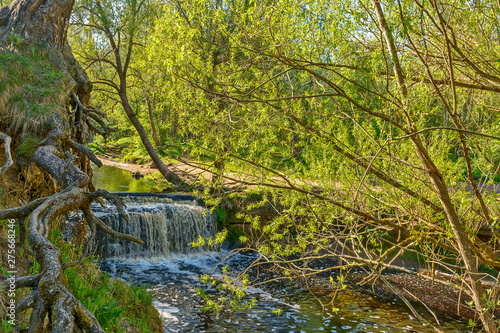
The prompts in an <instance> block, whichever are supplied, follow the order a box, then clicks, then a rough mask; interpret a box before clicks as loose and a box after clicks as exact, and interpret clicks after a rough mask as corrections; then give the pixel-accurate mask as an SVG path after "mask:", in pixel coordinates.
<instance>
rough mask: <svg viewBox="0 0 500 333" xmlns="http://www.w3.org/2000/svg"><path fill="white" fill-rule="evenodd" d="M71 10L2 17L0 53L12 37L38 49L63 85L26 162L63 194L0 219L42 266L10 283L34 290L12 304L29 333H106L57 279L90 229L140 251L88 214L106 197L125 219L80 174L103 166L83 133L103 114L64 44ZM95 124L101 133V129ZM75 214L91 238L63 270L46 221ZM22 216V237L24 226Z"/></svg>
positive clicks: (38, 5)
mask: <svg viewBox="0 0 500 333" xmlns="http://www.w3.org/2000/svg"><path fill="white" fill-rule="evenodd" d="M73 4H74V0H17V1H15V2H13V3H12V4H10V5H9V6H5V7H3V8H1V9H0V46H1V44H3V43H4V41H5V40H6V39H7V37H8V36H11V33H12V32H13V33H14V34H17V35H18V36H20V37H22V38H24V39H25V40H26V41H27V42H28V43H36V44H44V45H45V47H46V48H47V50H48V53H49V59H50V61H51V62H52V64H53V65H54V66H56V67H57V68H60V69H61V70H62V72H63V74H64V76H65V80H64V81H63V82H65V84H66V87H65V89H64V92H65V93H66V100H65V101H64V102H61V105H59V106H58V107H57V108H54V110H53V111H52V113H51V118H50V122H49V126H50V132H49V133H48V134H47V133H46V132H45V135H46V136H45V139H44V140H43V141H42V142H40V143H39V144H38V146H37V147H36V150H35V151H34V153H33V155H32V157H31V159H30V161H29V162H35V163H36V164H37V166H38V167H39V168H40V169H41V170H43V172H45V173H46V174H48V175H50V176H51V177H52V178H53V179H55V180H56V181H57V183H58V184H59V185H60V188H61V189H62V191H59V192H57V193H54V194H52V195H50V196H46V197H43V198H38V199H35V200H32V201H31V202H29V203H28V204H26V205H24V206H21V207H17V208H11V209H6V210H3V211H0V220H3V219H7V218H17V219H18V221H19V228H20V233H19V234H20V239H19V244H24V242H25V239H24V237H26V236H27V238H28V242H29V246H30V247H31V251H32V252H33V253H34V254H35V257H36V260H37V262H38V263H39V264H40V272H41V273H39V274H37V275H35V276H24V277H23V276H17V277H16V281H17V283H16V288H23V287H30V288H33V289H32V290H33V291H32V293H31V294H29V295H28V296H26V297H24V298H23V299H21V300H19V301H18V302H17V303H16V313H17V314H18V315H19V313H21V312H22V311H26V310H28V309H33V312H32V314H31V318H30V323H29V327H28V332H41V331H42V330H48V331H51V332H61V333H67V332H73V331H74V330H76V331H80V330H85V331H86V332H104V331H103V329H102V328H101V326H100V324H99V322H98V321H97V320H96V318H95V317H94V316H93V315H92V314H91V313H90V312H89V311H88V310H87V309H85V307H84V306H83V305H82V304H81V303H80V302H79V301H78V300H77V299H76V298H75V297H74V296H73V295H72V294H71V293H70V292H69V291H68V289H67V288H66V287H65V285H64V283H63V280H64V274H63V272H64V270H65V269H66V268H68V267H71V266H74V265H76V264H78V263H79V262H81V260H82V259H83V257H84V256H85V255H86V254H87V252H88V248H89V245H90V243H91V241H92V239H93V237H94V234H95V227H96V225H97V226H99V227H101V229H102V230H103V231H104V232H108V233H111V234H113V235H114V236H116V237H119V238H123V239H128V240H132V241H135V242H138V243H142V241H141V240H140V239H135V238H133V237H131V236H128V235H123V234H119V233H116V232H114V231H113V230H109V228H106V226H105V225H104V224H103V223H102V221H100V220H99V219H98V218H97V217H95V216H94V215H93V214H92V212H91V211H90V204H91V203H92V201H94V200H96V199H97V198H99V197H104V198H106V199H108V200H112V201H113V202H114V203H115V204H116V205H117V206H118V207H119V209H120V211H121V213H122V215H123V216H124V217H126V215H125V213H124V211H123V207H122V205H121V204H120V202H119V201H118V199H116V198H113V197H112V196H111V195H110V194H109V193H107V192H105V191H100V190H98V191H93V186H92V185H91V181H90V177H89V176H88V174H87V173H86V172H83V171H82V170H81V168H83V170H85V171H87V170H88V169H89V168H88V163H89V159H90V160H91V161H93V162H94V163H96V164H97V165H98V166H100V165H101V163H100V162H99V160H98V159H97V158H96V157H95V156H94V154H93V153H92V152H91V151H90V150H89V149H88V148H86V147H85V146H84V145H83V144H85V143H86V141H87V140H88V138H89V137H90V136H89V133H88V132H89V128H91V127H93V125H91V121H90V119H93V120H94V121H98V120H99V117H101V116H102V113H101V112H100V111H99V110H96V109H95V108H93V107H92V105H91V104H90V91H91V89H92V85H91V83H90V81H89V79H88V77H87V75H86V74H85V72H84V70H83V69H82V68H81V67H80V65H79V64H78V62H77V61H76V60H75V58H74V57H73V55H72V53H71V49H70V48H69V46H68V45H67V42H66V32H67V29H68V24H69V18H70V14H71V11H72V8H73ZM1 111H2V110H0V112H1ZM96 119H97V120H96ZM8 122H9V120H7V121H5V120H4V119H3V118H1V117H0V130H1V131H5V132H7V131H8V130H10V131H11V132H12V133H7V134H9V135H7V134H4V133H2V132H0V139H2V140H3V141H4V143H5V151H6V153H5V157H6V158H5V159H4V160H6V161H7V162H6V163H5V164H4V166H3V167H0V177H5V174H6V173H5V170H7V169H9V168H11V166H12V165H13V163H12V162H13V159H12V158H11V155H10V150H11V148H14V149H15V147H10V136H14V137H18V135H19V133H15V132H13V130H12V129H9V128H10V127H11V126H10V124H9V123H8ZM98 122H99V123H100V124H101V125H102V126H103V129H102V131H103V132H104V133H106V131H107V129H106V127H105V126H104V123H103V122H102V121H98ZM38 134H40V133H38ZM74 154H77V155H78V156H75V155H74ZM12 155H14V154H12ZM0 157H1V156H0ZM75 210H80V211H81V212H82V213H83V214H84V216H85V217H86V221H87V224H88V226H89V230H90V235H88V238H87V239H86V243H85V250H84V255H83V256H82V258H80V259H79V261H77V262H66V263H63V260H62V258H61V252H60V251H59V249H58V248H57V247H56V246H55V245H54V244H52V243H51V242H50V241H49V240H48V234H49V228H50V227H51V225H52V224H53V223H51V222H52V221H54V220H56V219H58V218H59V217H60V216H61V215H63V214H65V213H67V212H70V211H75ZM28 216H29V218H28V224H27V227H28V229H27V232H26V230H25V229H24V223H23V222H24V219H25V218H27V217H28ZM6 278H7V277H6V276H3V277H0V280H4V281H3V282H1V283H0V288H3V290H5V288H6V285H7V282H6ZM47 317H48V319H49V320H48V323H49V324H48V326H47V327H45V326H46V320H45V319H46V318H47Z"/></svg>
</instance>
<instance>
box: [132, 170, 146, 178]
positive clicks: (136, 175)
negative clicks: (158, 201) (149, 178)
mask: <svg viewBox="0 0 500 333" xmlns="http://www.w3.org/2000/svg"><path fill="white" fill-rule="evenodd" d="M132 177H133V178H143V177H144V175H143V174H142V173H141V172H140V171H132Z"/></svg>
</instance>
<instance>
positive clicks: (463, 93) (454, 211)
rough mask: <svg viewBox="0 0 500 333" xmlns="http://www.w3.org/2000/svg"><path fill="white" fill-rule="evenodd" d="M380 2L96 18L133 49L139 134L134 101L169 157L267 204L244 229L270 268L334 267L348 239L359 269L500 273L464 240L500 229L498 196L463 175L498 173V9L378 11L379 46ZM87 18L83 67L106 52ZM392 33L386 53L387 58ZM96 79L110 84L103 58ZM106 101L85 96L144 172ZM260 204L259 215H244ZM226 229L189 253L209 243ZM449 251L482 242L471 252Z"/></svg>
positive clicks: (159, 10) (495, 176)
mask: <svg viewBox="0 0 500 333" xmlns="http://www.w3.org/2000/svg"><path fill="white" fill-rule="evenodd" d="M374 3H378V2H372V3H370V2H359V1H343V2H336V3H332V2H331V1H326V0H312V1H306V2H304V1H297V0H285V1H279V2H275V1H270V2H269V1H267V2H266V1H264V2H259V3H257V2H248V1H243V0H241V1H239V0H238V1H232V2H225V3H221V2H219V1H212V0H201V1H194V2H177V3H165V4H162V6H161V7H160V6H159V7H155V6H154V4H153V3H152V4H151V6H144V7H141V8H140V9H139V8H137V7H134V6H135V5H134V4H135V2H134V3H131V5H130V6H131V7H126V6H123V9H124V10H125V9H126V8H127V9H128V11H122V8H121V7H120V10H117V11H115V12H110V13H102V12H99V13H96V14H95V15H97V16H99V17H100V18H101V23H102V24H103V25H105V26H108V27H112V28H113V29H112V31H113V32H115V33H116V32H117V30H119V29H123V30H121V32H122V33H124V34H127V37H126V38H129V40H130V38H132V37H137V36H141V37H142V38H143V40H141V42H142V45H144V47H137V48H134V52H135V53H134V55H135V57H133V58H132V60H131V61H132V63H131V66H132V68H134V71H135V72H134V74H137V75H136V76H137V77H138V78H137V80H138V81H136V82H130V90H129V91H130V95H131V98H130V100H131V103H132V104H133V107H134V110H136V113H137V117H138V118H139V119H140V120H141V121H142V122H143V123H145V124H146V123H149V120H150V119H149V118H148V113H147V112H146V111H147V108H146V103H145V97H144V92H145V91H146V92H147V94H148V96H151V100H152V103H151V104H152V105H153V107H152V109H153V113H154V116H153V117H152V118H153V120H154V121H156V124H157V127H158V132H159V133H160V137H161V139H162V143H163V146H164V147H176V148H175V149H171V150H168V149H169V148H168V149H167V150H168V152H169V154H175V155H181V156H182V157H185V158H190V159H194V160H198V161H202V162H206V165H208V166H207V168H210V169H211V171H212V172H213V173H214V174H215V175H226V176H228V177H230V178H232V179H237V178H239V179H242V180H243V183H244V184H245V185H246V186H247V191H248V192H251V191H260V193H265V195H263V196H262V197H261V198H260V200H257V202H256V201H252V202H250V201H248V202H245V203H244V204H243V205H242V206H245V207H244V208H243V209H242V211H240V213H239V215H238V217H239V218H241V219H243V220H244V221H245V222H248V223H250V224H251V225H252V226H253V231H255V232H256V233H258V237H255V238H254V239H252V242H251V243H250V244H248V245H249V246H251V247H252V248H254V249H256V250H258V251H259V252H260V253H261V254H262V255H263V256H266V258H268V257H270V258H272V259H274V260H278V261H284V262H287V261H288V260H289V258H291V257H292V256H293V257H294V258H295V257H298V258H310V257H315V256H320V253H327V254H328V255H330V256H332V257H336V256H338V255H339V253H338V252H335V251H334V250H333V249H332V244H336V245H337V244H349V245H348V246H346V248H345V249H344V250H345V251H347V252H351V251H352V250H354V251H353V253H352V255H355V254H359V257H357V258H356V260H357V261H359V262H363V260H364V258H375V259H380V260H383V259H384V258H387V257H392V256H401V255H403V253H404V252H405V251H406V252H407V253H415V252H413V251H416V252H420V253H421V255H419V256H418V258H419V259H421V260H422V262H423V264H429V263H430V262H439V263H440V264H441V265H444V266H446V267H447V268H448V269H449V270H451V271H456V272H457V274H458V273H459V274H462V273H463V274H468V273H467V272H466V269H465V267H473V266H474V265H473V264H471V263H469V264H468V265H464V261H466V260H470V258H471V257H476V258H477V259H478V260H479V261H481V260H482V261H483V262H491V260H493V261H494V262H495V265H498V266H499V267H500V263H499V261H498V258H497V257H496V256H493V255H488V254H487V253H485V252H484V251H483V249H482V248H481V246H482V245H478V246H476V245H477V244H479V239H478V237H477V232H478V230H480V229H481V227H484V226H489V227H495V226H496V224H495V223H496V222H494V221H496V220H498V218H499V217H498V214H497V212H498V209H497V208H498V201H497V200H496V195H494V194H486V195H483V196H481V197H479V196H478V195H477V194H474V193H472V192H471V191H470V188H471V184H470V179H469V177H468V175H469V173H472V176H474V177H476V181H477V180H479V181H480V182H481V183H485V184H486V185H492V184H493V183H494V182H495V181H498V180H499V179H500V173H499V170H500V168H499V165H500V149H499V148H500V146H499V145H500V143H499V142H500V140H499V138H498V132H499V129H500V127H499V126H500V125H499V124H500V116H499V113H498V109H497V105H498V104H499V102H500V97H499V95H498V82H500V65H499V64H500V62H499V61H498V56H497V54H498V52H499V51H500V44H499V41H498V38H497V35H498V29H497V22H498V19H499V18H500V10H499V8H498V6H497V5H496V4H495V3H494V2H488V4H487V5H486V4H484V5H476V4H474V5H472V4H470V3H468V2H464V1H459V2H453V1H442V2H439V3H434V2H430V3H428V2H416V1H401V2H398V3H391V2H385V3H384V5H383V8H382V9H381V10H382V12H383V13H384V15H385V17H386V23H387V29H385V31H386V34H387V36H383V33H382V36H381V33H380V32H381V31H382V32H384V30H383V29H381V27H380V25H381V24H382V23H381V22H380V21H379V19H378V18H377V16H376V15H374V14H373V10H374V8H373V6H372V5H373V4H374ZM133 8H135V9H137V10H135V11H134V10H132V11H130V10H131V9H133ZM155 8H156V9H155ZM444 13H446V14H444ZM132 14H133V17H134V19H132V20H130V23H128V22H125V21H124V18H130V17H131V16H130V15H132ZM148 14H150V15H151V16H150V17H151V19H150V20H149V22H148V24H147V25H143V22H144V21H141V20H142V19H143V18H144V17H146V16H147V15H148ZM134 15H135V16H134ZM440 15H441V16H440ZM443 15H444V17H443ZM86 18H87V17H81V20H80V23H81V25H80V26H78V29H80V30H81V31H83V32H85V33H81V34H77V33H74V34H73V35H72V38H74V40H76V41H79V42H80V43H79V44H80V45H82V47H83V45H85V48H88V50H90V51H89V52H90V53H91V54H93V55H96V54H97V55H108V54H111V52H110V50H111V49H110V48H109V46H107V45H101V44H100V43H99V41H100V40H101V39H102V38H103V37H102V31H100V30H99V29H93V30H92V29H91V27H90V25H88V24H83V23H85V22H87V21H85V19H86ZM88 19H89V20H92V19H94V18H92V17H91V16H89V17H88ZM123 27H126V28H123ZM456 31H461V32H463V34H462V33H461V34H456ZM450 36H452V37H451V39H450ZM388 39H389V40H391V39H392V40H393V42H394V45H395V48H396V50H397V51H395V52H393V53H391V52H388V50H387V40H388ZM443 55H449V56H444V57H443ZM89 58H92V57H89ZM398 67H400V68H398ZM91 71H92V73H94V75H95V76H96V77H97V76H99V75H101V76H103V75H105V77H106V78H107V79H108V80H111V81H113V80H115V79H114V78H113V76H112V73H113V70H112V68H109V67H107V65H106V64H100V65H99V66H97V65H95V66H94V65H91ZM139 77H140V79H139ZM113 82H114V81H113ZM138 86H140V87H141V89H138V88H137V87H138ZM103 89H107V88H103ZM105 96H106V93H103V94H102V95H100V96H98V97H97V100H99V102H102V103H103V104H104V105H105V106H107V107H108V109H109V110H110V111H109V114H110V118H111V119H112V121H113V122H115V123H116V126H117V129H118V131H117V134H116V137H113V138H111V139H112V140H113V142H115V143H116V144H117V145H118V144H123V147H122V148H121V153H122V155H123V157H124V158H127V159H129V160H137V161H140V155H141V154H143V152H141V151H140V150H141V148H140V146H141V144H140V142H139V141H137V138H134V137H133V136H132V134H131V133H133V132H132V131H131V126H130V124H129V123H128V122H127V121H124V118H123V116H122V115H120V114H119V113H118V112H115V111H114V110H113V102H112V101H110V100H106V98H105ZM147 130H151V129H150V128H147ZM464 147H465V148H464ZM217 178H218V177H214V178H213V179H215V182H214V183H210V181H209V180H208V179H202V180H200V181H199V182H200V184H201V185H204V186H205V189H206V190H204V191H200V192H202V193H200V194H201V195H204V196H205V199H206V202H207V203H209V204H211V205H213V206H217V205H218V204H219V203H220V202H222V201H223V198H222V197H223V196H224V195H226V196H229V195H231V194H228V193H230V191H227V192H226V191H225V189H224V188H223V186H222V185H223V184H222V182H221V181H220V178H219V180H217ZM485 184H483V185H485ZM467 186H468V187H469V188H467ZM210 188H212V189H217V191H213V190H209V189H210ZM213 193H216V194H217V195H216V196H214V197H212V194H213ZM483 203H484V205H483ZM264 208H269V210H270V211H272V213H274V214H269V215H272V217H271V218H268V219H266V218H262V217H261V216H264V215H265V214H262V215H261V216H259V214H257V213H255V212H256V211H263V210H264ZM217 214H218V215H219V217H221V215H224V216H222V217H221V218H227V216H225V214H224V213H223V211H222V210H218V211H217ZM462 229H463V230H462ZM387 233H392V234H394V233H395V234H397V237H392V236H391V237H388V235H387ZM227 234H228V233H227V232H226V234H225V235H224V233H223V234H221V235H220V237H219V238H214V237H212V238H209V239H200V240H198V241H196V242H194V244H193V245H194V246H202V245H208V246H217V245H218V244H219V241H220V240H222V239H226V238H227ZM461 235H462V236H463V235H466V237H465V239H461V237H462V236H461ZM241 236H243V237H245V236H244V235H241ZM497 237H498V236H494V237H493V239H492V242H495V241H496V238H497ZM244 240H247V239H244ZM460 242H466V243H470V244H472V246H473V247H474V246H476V248H475V249H474V251H471V252H470V253H468V254H465V253H464V247H461V246H460V245H459V243H460ZM339 246H340V245H339ZM407 247H408V248H407ZM443 248H445V249H446V251H444V250H443ZM345 251H344V252H342V251H340V252H342V253H345ZM304 260H305V259H304ZM352 260H354V259H352V258H349V260H347V259H346V262H349V264H348V266H354V264H353V263H352ZM452 262H454V264H453V265H452V264H451V263H452ZM454 265H456V266H459V267H460V268H459V269H458V268H457V267H456V266H454ZM295 267H296V271H295V272H293V271H292V270H290V271H285V273H284V274H288V275H289V276H290V277H291V276H294V275H293V274H296V275H297V276H300V275H301V274H300V272H297V271H299V270H300V269H299V268H297V267H303V266H301V265H296V266H295ZM377 267H378V266H377ZM474 267H475V266H474ZM379 269H382V268H379ZM469 273H470V272H469ZM474 274H475V273H474ZM474 274H472V273H471V275H474ZM338 282H341V281H338ZM340 285H342V283H340ZM473 288H475V287H472V289H473ZM479 296H480V295H479ZM477 299H479V297H476V300H477ZM207 302H208V299H207ZM481 302H482V304H475V306H476V307H477V306H479V307H481V306H487V305H488V303H487V302H486V301H481ZM211 306H214V307H215V308H217V306H219V307H220V306H221V304H218V303H217V302H215V303H213V304H211Z"/></svg>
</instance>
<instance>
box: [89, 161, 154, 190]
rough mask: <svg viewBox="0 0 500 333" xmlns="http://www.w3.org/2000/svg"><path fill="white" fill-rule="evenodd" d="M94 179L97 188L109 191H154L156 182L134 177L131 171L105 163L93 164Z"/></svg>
mask: <svg viewBox="0 0 500 333" xmlns="http://www.w3.org/2000/svg"><path fill="white" fill-rule="evenodd" d="M92 171H93V173H94V175H93V177H92V181H93V183H94V185H95V187H96V188H100V189H103V190H106V191H108V192H153V191H154V190H153V188H154V182H153V181H148V180H146V179H144V178H139V179H135V178H132V174H131V172H130V171H127V170H123V169H119V168H116V167H112V166H107V165H103V166H102V167H100V168H97V167H96V166H95V165H92Z"/></svg>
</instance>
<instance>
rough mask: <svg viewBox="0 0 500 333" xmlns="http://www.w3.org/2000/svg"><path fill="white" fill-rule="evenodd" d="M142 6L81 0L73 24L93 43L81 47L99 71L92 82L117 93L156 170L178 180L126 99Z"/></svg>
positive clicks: (141, 3)
mask: <svg viewBox="0 0 500 333" xmlns="http://www.w3.org/2000/svg"><path fill="white" fill-rule="evenodd" d="M146 6H147V3H146V1H138V0H134V1H123V2H122V3H120V5H119V6H117V4H116V1H114V2H113V4H112V3H111V2H104V5H103V4H102V3H101V2H100V1H84V2H82V3H81V5H79V6H78V8H77V10H76V12H77V17H78V20H77V22H75V25H77V26H79V27H81V28H82V29H85V28H89V29H90V34H91V35H92V37H91V38H92V39H94V40H95V42H94V43H93V46H94V47H93V48H92V49H91V50H88V51H90V52H88V51H84V52H86V53H87V52H88V53H87V54H82V57H83V58H84V59H85V61H86V62H87V63H89V64H93V63H98V64H99V65H100V66H99V71H98V72H93V74H94V77H95V80H94V84H96V85H98V86H100V87H101V88H100V89H103V90H104V92H105V93H107V94H115V95H117V96H118V99H119V101H120V103H121V105H122V107H123V110H124V111H125V113H126V115H127V117H128V119H129V120H130V122H131V123H132V125H133V126H134V128H135V130H136V131H137V133H138V134H139V137H140V138H141V141H142V144H143V145H144V147H145V148H146V150H147V152H148V154H149V156H150V157H151V159H152V160H153V162H154V164H155V166H156V167H157V168H158V171H160V173H161V174H162V175H163V176H164V177H165V179H167V180H168V181H170V182H172V183H174V184H181V183H182V181H181V179H180V178H179V177H178V176H177V175H176V174H174V173H173V172H171V171H170V170H169V169H168V168H167V167H166V166H165V164H164V163H163V162H162V160H161V158H160V156H159V155H158V153H157V152H156V150H155V148H154V147H153V145H152V144H151V142H150V140H149V138H148V135H147V133H146V130H145V129H144V127H143V126H142V124H141V122H140V121H139V119H138V118H137V115H136V113H135V112H134V110H133V109H132V106H131V104H130V102H129V94H128V90H129V89H130V85H129V83H128V82H129V79H130V77H131V76H133V75H134V74H131V73H130V72H131V68H130V66H131V64H132V63H133V59H132V57H133V55H134V48H135V47H137V46H139V42H138V39H139V38H141V37H143V36H144V32H143V27H142V26H141V24H145V22H146V19H147V13H146V12H145V11H146V9H145V7H146ZM141 29H142V30H141ZM87 31H89V30H88V29H87ZM138 78H139V79H140V77H138ZM139 84H141V83H139ZM146 99H148V97H147V96H146ZM148 107H149V104H148ZM152 129H154V126H153V127H152Z"/></svg>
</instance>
